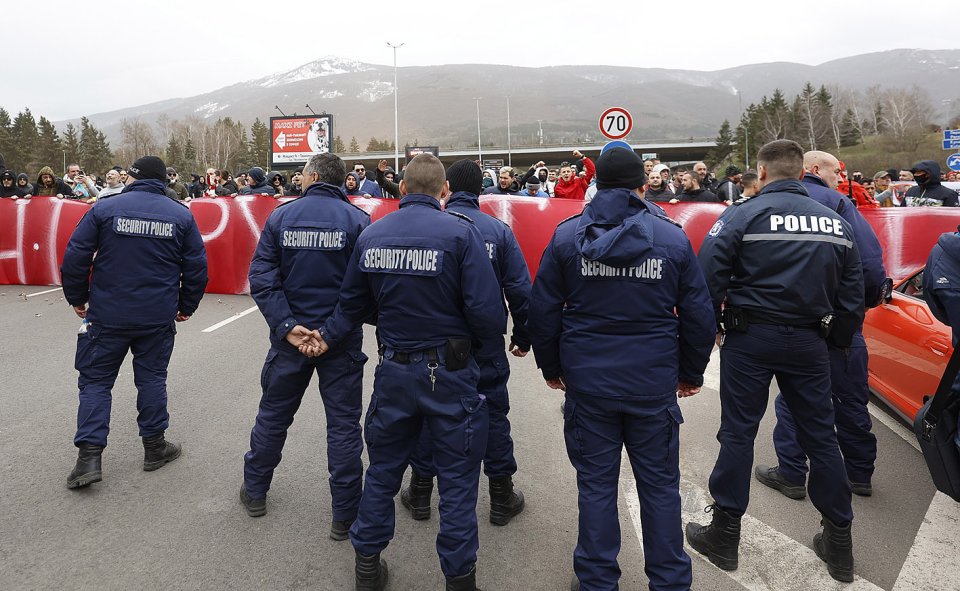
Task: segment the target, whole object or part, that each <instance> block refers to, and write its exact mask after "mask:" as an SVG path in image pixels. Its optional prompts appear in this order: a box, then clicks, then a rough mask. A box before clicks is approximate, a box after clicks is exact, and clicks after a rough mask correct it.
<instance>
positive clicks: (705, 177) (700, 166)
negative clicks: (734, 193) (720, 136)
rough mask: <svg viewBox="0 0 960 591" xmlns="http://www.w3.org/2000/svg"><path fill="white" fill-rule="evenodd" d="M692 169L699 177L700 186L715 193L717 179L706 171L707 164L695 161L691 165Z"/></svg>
mask: <svg viewBox="0 0 960 591" xmlns="http://www.w3.org/2000/svg"><path fill="white" fill-rule="evenodd" d="M693 171H694V172H695V173H697V175H698V176H699V177H700V187H701V188H703V189H705V190H707V191H711V192H713V193H716V188H717V179H715V178H713V177H712V176H711V175H710V173H709V172H708V171H707V165H706V164H704V163H703V162H697V163H696V164H694V165H693Z"/></svg>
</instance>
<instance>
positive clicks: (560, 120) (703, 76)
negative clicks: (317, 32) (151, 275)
mask: <svg viewBox="0 0 960 591" xmlns="http://www.w3.org/2000/svg"><path fill="white" fill-rule="evenodd" d="M393 80H394V70H393V67H391V66H383V65H374V64H365V63H360V62H357V61H353V60H349V59H343V58H337V57H325V58H322V59H319V60H316V61H313V62H310V63H307V64H304V65H303V66H300V67H298V68H295V69H293V70H289V71H286V72H279V73H276V74H273V75H270V76H266V77H264V78H259V79H256V80H249V81H246V82H240V83H237V84H233V85H231V86H227V87H224V88H221V89H219V90H215V91H212V92H207V93H204V94H199V95H197V96H192V97H187V98H177V99H169V100H164V101H160V102H155V103H150V104H146V105H141V106H137V107H131V108H127V109H121V110H118V111H111V112H107V113H98V114H95V115H92V116H90V120H91V122H93V123H94V125H96V126H97V127H98V128H100V129H101V130H103V131H104V132H105V133H106V134H107V137H108V138H110V139H111V141H112V142H113V143H114V144H116V143H118V142H119V139H120V137H119V136H120V122H121V120H122V119H124V118H128V119H129V118H139V119H140V120H141V121H144V122H148V123H153V122H155V121H156V120H157V118H158V117H159V116H160V115H161V114H166V116H167V117H169V118H170V119H184V118H188V117H195V118H199V119H202V120H206V121H208V122H212V121H215V120H216V119H217V118H218V117H223V116H230V117H232V118H233V119H234V120H240V121H242V122H244V123H245V124H246V125H249V124H250V123H252V122H253V120H254V119H255V118H257V117H259V118H260V119H261V120H263V121H266V120H267V119H268V118H269V117H271V116H277V115H279V113H278V112H277V110H276V109H275V106H278V107H279V108H280V109H282V110H283V111H285V112H286V114H288V115H291V114H293V113H295V112H296V113H299V114H301V115H305V114H309V111H308V110H307V109H306V107H305V106H304V105H306V104H309V105H310V107H311V108H312V109H313V110H315V111H316V112H318V113H319V112H321V111H325V112H327V113H331V114H333V115H334V129H333V135H336V136H340V137H341V138H342V140H343V142H344V143H345V144H349V142H350V139H351V138H352V137H355V138H357V140H358V142H359V144H360V146H361V148H362V147H364V146H366V144H367V142H368V140H369V139H370V138H371V137H376V138H378V139H380V140H384V139H390V140H392V139H393V124H394V112H393V106H394V105H393V100H392V99H393V92H394V84H393ZM398 81H399V84H398V86H399V94H398V100H399V114H400V117H399V120H400V123H399V125H400V143H401V145H404V144H413V143H419V144H421V145H440V146H442V147H450V146H469V145H473V144H475V143H476V129H477V101H476V100H475V99H476V98H477V97H480V101H479V108H480V125H481V130H482V135H483V141H484V143H485V144H487V143H492V144H495V145H500V146H503V145H506V140H507V138H506V129H507V105H508V98H507V97H509V109H510V121H511V140H512V143H513V144H514V145H519V144H531V145H532V144H535V143H537V142H538V141H539V135H538V134H539V129H540V128H541V126H542V129H543V135H544V140H545V142H546V143H548V144H561V143H562V144H567V145H575V144H576V143H578V142H581V141H587V140H594V139H599V134H598V132H597V129H596V128H597V120H598V118H599V115H600V113H601V112H602V111H603V110H604V109H605V108H606V107H610V106H622V107H625V108H626V109H628V110H629V111H630V112H631V114H632V115H633V118H634V129H633V132H632V133H631V135H630V136H629V138H628V139H629V140H632V141H646V140H659V139H682V138H688V137H698V138H712V137H714V136H715V135H716V132H717V129H718V128H719V126H720V124H721V122H722V121H723V120H724V119H729V120H730V121H731V122H732V123H735V122H736V121H737V120H738V119H739V113H740V109H741V107H743V108H745V107H746V106H747V105H748V104H750V103H753V102H758V101H759V100H760V99H761V97H763V96H765V95H766V96H769V95H770V94H771V93H772V92H773V91H774V89H776V88H779V89H781V90H783V91H784V93H785V94H786V95H787V96H788V97H790V96H793V95H794V94H796V93H797V92H799V90H800V88H801V87H802V86H803V85H804V84H805V83H806V82H808V81H809V82H812V83H813V84H814V85H815V86H820V85H821V84H822V85H826V86H827V87H828V88H833V87H835V86H840V87H842V88H844V89H849V90H859V91H863V90H866V89H867V88H869V87H871V86H874V85H880V86H881V87H882V88H885V87H903V88H910V87H912V86H913V85H917V86H919V87H921V88H923V89H925V90H926V91H927V92H928V93H929V96H930V98H931V101H932V105H933V107H934V110H935V111H936V112H938V114H939V115H940V116H941V117H943V118H946V116H952V115H955V114H957V113H956V111H957V109H958V108H960V50H939V51H931V50H919V49H896V50H891V51H885V52H878V53H870V54H864V55H858V56H854V57H847V58H843V59H838V60H834V61H830V62H826V63H823V64H820V65H817V66H808V65H803V64H797V63H789V62H776V63H761V64H751V65H745V66H738V67H735V68H729V69H725V70H718V71H713V72H703V71H693V70H677V69H664V68H648V67H636V68H631V67H612V66H551V67H542V68H521V67H514V66H504V65H484V64H456V65H442V66H409V67H401V68H399V70H398ZM538 121H539V123H538ZM59 123H61V124H65V123H66V122H59Z"/></svg>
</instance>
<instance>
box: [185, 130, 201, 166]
mask: <svg viewBox="0 0 960 591" xmlns="http://www.w3.org/2000/svg"><path fill="white" fill-rule="evenodd" d="M183 161H184V164H185V165H186V167H187V168H188V169H189V170H190V171H191V172H197V173H198V174H200V172H201V171H200V170H199V169H200V167H199V166H197V147H196V146H194V145H193V139H192V138H190V137H187V141H186V142H185V143H184V144H183Z"/></svg>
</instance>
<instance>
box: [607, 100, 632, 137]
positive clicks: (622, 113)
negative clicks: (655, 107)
mask: <svg viewBox="0 0 960 591" xmlns="http://www.w3.org/2000/svg"><path fill="white" fill-rule="evenodd" d="M632 129H633V117H631V116H630V112H629V111H627V110H626V109H624V108H623V107H611V108H609V109H607V110H606V111H604V112H603V114H602V115H600V133H602V134H603V135H604V137H606V138H608V139H611V140H619V139H623V138H625V137H627V135H629V134H630V131H631V130H632Z"/></svg>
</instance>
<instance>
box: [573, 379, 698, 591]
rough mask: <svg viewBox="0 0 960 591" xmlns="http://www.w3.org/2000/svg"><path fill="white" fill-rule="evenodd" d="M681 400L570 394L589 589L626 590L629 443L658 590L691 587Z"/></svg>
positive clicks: (579, 555)
mask: <svg viewBox="0 0 960 591" xmlns="http://www.w3.org/2000/svg"><path fill="white" fill-rule="evenodd" d="M682 422H683V417H682V415H681V414H680V407H679V406H678V405H677V402H676V399H674V398H673V397H672V396H671V399H670V400H669V401H667V402H666V403H657V404H655V405H651V404H650V403H649V402H638V401H628V400H618V399H612V398H601V397H597V396H590V395H585V394H577V393H575V392H573V391H570V390H568V391H567V395H566V400H565V402H564V408H563V423H564V426H563V433H564V439H565V440H566V445H567V455H568V456H569V458H570V463H571V464H573V467H574V468H576V470H577V488H578V489H579V507H580V530H579V536H578V538H577V548H576V550H575V551H574V553H573V568H574V572H575V573H576V575H577V579H579V581H580V588H581V589H583V591H615V590H616V589H619V584H618V581H619V580H620V566H619V565H618V563H617V555H618V554H619V553H620V519H619V517H618V515H617V499H618V497H619V484H620V458H621V453H622V450H623V448H624V446H626V449H627V456H628V457H629V458H630V466H631V468H632V469H633V475H634V478H635V479H636V481H637V494H638V496H639V498H640V523H641V526H642V528H643V555H644V560H645V564H644V571H645V572H646V574H647V578H648V579H649V580H650V589H652V590H654V591H666V590H670V591H681V590H683V591H686V590H688V589H690V585H691V581H692V572H691V567H690V557H689V556H687V553H686V552H685V551H684V549H683V530H682V524H681V519H680V423H682Z"/></svg>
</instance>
